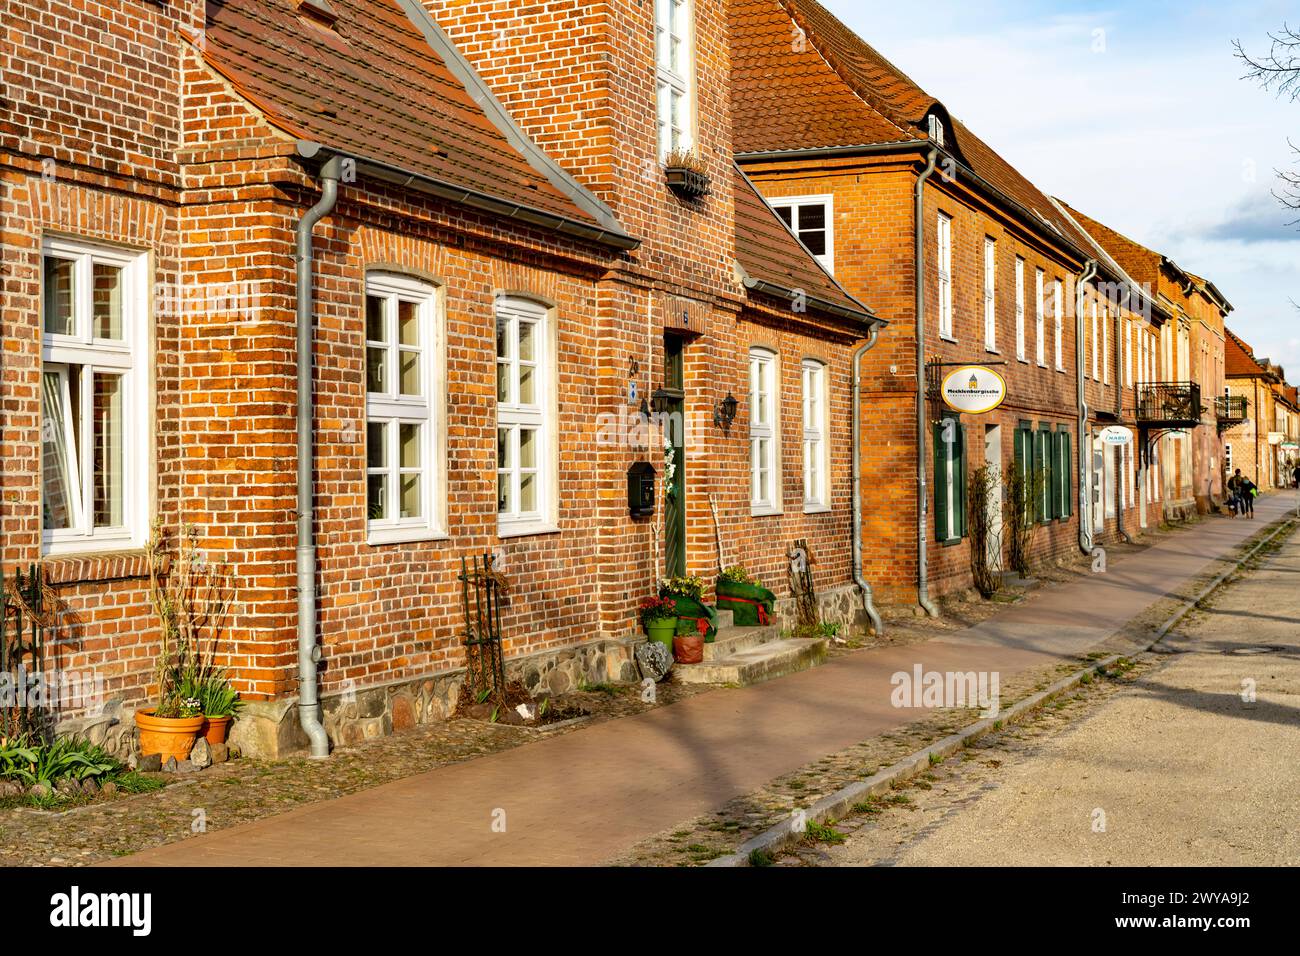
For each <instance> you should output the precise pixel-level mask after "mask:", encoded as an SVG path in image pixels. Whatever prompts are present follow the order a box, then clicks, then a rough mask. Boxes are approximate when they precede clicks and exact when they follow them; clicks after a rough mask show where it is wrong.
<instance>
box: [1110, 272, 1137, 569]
mask: <svg viewBox="0 0 1300 956" xmlns="http://www.w3.org/2000/svg"><path fill="white" fill-rule="evenodd" d="M1131 301H1132V299H1131V298H1130V296H1129V292H1128V290H1127V288H1126V289H1125V290H1124V306H1125V308H1129V303H1130V302H1131ZM1130 311H1132V310H1131V309H1130ZM1122 313H1123V310H1122V309H1120V308H1119V306H1118V305H1117V306H1116V307H1115V421H1117V422H1118V421H1121V420H1122V419H1123V417H1124V320H1123V317H1122ZM1133 437H1134V439H1136V438H1137V435H1136V434H1135V435H1134V436H1133ZM1136 444H1137V443H1136V441H1134V446H1135V447H1136ZM1117 454H1118V457H1119V460H1120V464H1121V465H1122V464H1123V462H1124V450H1123V446H1120V448H1119V449H1118V453H1117ZM1127 481H1128V474H1127V473H1126V472H1125V471H1124V469H1123V468H1116V469H1115V483H1116V484H1119V483H1120V482H1127ZM1131 491H1132V489H1128V488H1126V489H1125V494H1124V495H1123V497H1121V498H1120V500H1119V501H1117V502H1115V530H1116V532H1118V533H1119V536H1120V537H1121V538H1123V539H1124V540H1125V541H1127V542H1128V543H1129V544H1136V543H1137V542H1135V541H1134V540H1133V537H1132V536H1131V535H1130V534H1129V533H1128V532H1127V531H1126V530H1124V501H1125V499H1127V498H1128V495H1129V493H1130V492H1131Z"/></svg>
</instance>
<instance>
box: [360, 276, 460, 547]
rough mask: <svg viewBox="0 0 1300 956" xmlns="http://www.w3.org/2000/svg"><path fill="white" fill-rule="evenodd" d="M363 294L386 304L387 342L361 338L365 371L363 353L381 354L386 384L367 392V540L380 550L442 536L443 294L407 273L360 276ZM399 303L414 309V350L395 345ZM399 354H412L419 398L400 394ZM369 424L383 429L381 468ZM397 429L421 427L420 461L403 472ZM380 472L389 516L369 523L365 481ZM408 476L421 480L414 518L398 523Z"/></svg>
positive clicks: (444, 431) (444, 491)
mask: <svg viewBox="0 0 1300 956" xmlns="http://www.w3.org/2000/svg"><path fill="white" fill-rule="evenodd" d="M366 296H367V299H368V298H369V297H371V296H373V297H376V298H381V299H383V300H384V303H385V305H384V325H385V341H383V342H379V341H371V340H370V339H369V338H367V339H366V349H367V353H366V354H367V365H366V367H367V368H368V367H369V365H368V357H369V350H370V349H372V348H382V349H384V379H385V382H386V383H387V385H388V388H387V390H385V391H383V392H371V391H369V389H368V387H367V391H366V429H365V440H366V449H365V455H366V457H365V462H366V479H367V492H366V495H365V498H364V500H365V501H366V503H367V504H366V507H367V513H366V543H367V544H369V545H383V544H397V543H400V542H405V541H433V540H440V539H444V538H446V537H447V466H446V459H447V454H446V448H447V413H446V408H447V391H446V347H445V341H446V331H445V319H444V315H445V308H444V305H443V291H442V289H441V288H440V287H439V286H436V285H433V284H432V283H428V282H424V281H421V280H418V279H413V278H410V277H407V276H401V275H393V274H389V273H379V272H372V273H370V274H368V275H367V276H366ZM399 302H408V303H411V304H413V305H415V307H416V321H417V323H418V325H417V327H418V335H417V344H416V345H415V346H409V345H402V344H401V343H399V341H398V328H397V318H398V303H399ZM363 325H364V312H363ZM363 334H365V333H363ZM403 352H406V353H411V352H415V353H417V355H418V357H417V365H416V367H417V369H418V371H419V374H420V386H421V389H420V391H421V393H420V394H419V395H403V394H401V382H400V358H401V353H403ZM371 424H379V425H381V426H382V428H383V434H384V439H383V440H384V452H383V464H382V465H380V466H379V467H371V465H370V447H369V441H370V425H371ZM402 425H419V426H420V441H419V454H420V460H419V464H418V465H416V466H415V467H411V468H406V467H402V465H401V462H400V461H399V447H398V444H399V437H400V434H401V426H402ZM378 474H383V475H385V476H386V477H387V478H388V482H387V492H386V495H385V497H386V498H387V501H386V511H387V513H388V515H389V517H387V518H371V517H370V514H369V510H368V509H369V500H370V496H369V478H370V476H371V475H378ZM411 474H418V475H419V476H420V514H419V515H418V516H416V517H411V518H403V517H402V516H401V513H400V512H401V478H402V476H403V475H411Z"/></svg>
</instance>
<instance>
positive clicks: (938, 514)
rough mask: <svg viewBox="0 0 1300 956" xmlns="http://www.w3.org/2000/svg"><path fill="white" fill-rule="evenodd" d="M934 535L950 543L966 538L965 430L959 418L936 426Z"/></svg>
mask: <svg viewBox="0 0 1300 956" xmlns="http://www.w3.org/2000/svg"><path fill="white" fill-rule="evenodd" d="M934 533H935V537H936V538H937V539H938V540H939V541H943V542H947V543H955V542H957V541H960V540H961V539H962V538H964V537H965V536H966V428H965V426H963V425H962V423H961V421H960V420H959V419H958V418H957V417H956V416H949V415H945V416H944V417H943V418H942V419H940V420H939V421H938V422H936V423H935V424H934Z"/></svg>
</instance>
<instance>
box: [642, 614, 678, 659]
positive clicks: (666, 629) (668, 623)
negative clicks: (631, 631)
mask: <svg viewBox="0 0 1300 956" xmlns="http://www.w3.org/2000/svg"><path fill="white" fill-rule="evenodd" d="M645 630H646V633H647V634H648V635H650V640H652V641H658V642H659V643H660V644H662V645H663V646H664V647H666V648H668V653H669V654H671V653H672V652H673V638H674V637H675V636H676V635H677V618H675V617H670V618H665V619H664V620H661V621H651V622H650V623H649V624H647V625H646V626H645Z"/></svg>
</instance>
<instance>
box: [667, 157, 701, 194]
mask: <svg viewBox="0 0 1300 956" xmlns="http://www.w3.org/2000/svg"><path fill="white" fill-rule="evenodd" d="M708 169H709V167H708V163H707V162H705V160H704V157H703V156H701V155H700V154H699V152H697V151H696V150H693V149H674V150H673V151H672V152H670V153H669V154H668V155H667V157H665V159H664V178H665V179H666V180H667V182H668V188H669V189H671V190H672V191H673V192H675V193H676V194H677V195H679V196H681V197H682V198H683V199H689V200H691V201H698V200H701V199H703V198H704V197H706V196H708V195H709V193H710V192H711V186H710V182H709V172H708Z"/></svg>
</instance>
